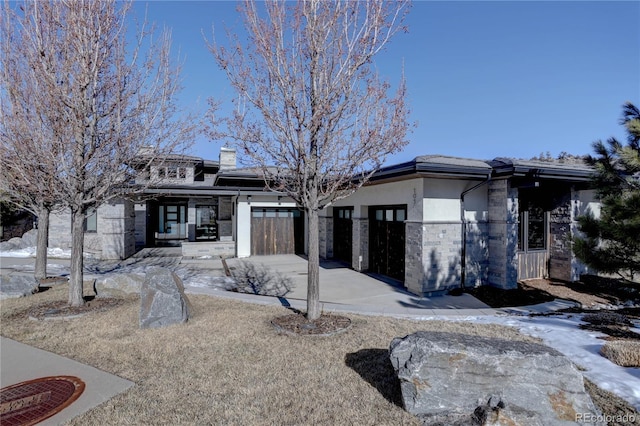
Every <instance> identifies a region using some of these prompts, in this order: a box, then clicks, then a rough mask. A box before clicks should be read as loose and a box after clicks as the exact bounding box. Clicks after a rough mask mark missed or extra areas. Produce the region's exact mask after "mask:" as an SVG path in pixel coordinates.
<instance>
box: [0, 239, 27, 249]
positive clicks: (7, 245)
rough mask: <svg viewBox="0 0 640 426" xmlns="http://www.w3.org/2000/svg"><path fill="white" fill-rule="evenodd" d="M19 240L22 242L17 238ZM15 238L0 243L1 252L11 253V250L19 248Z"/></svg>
mask: <svg viewBox="0 0 640 426" xmlns="http://www.w3.org/2000/svg"><path fill="white" fill-rule="evenodd" d="M17 239H18V240H20V241H22V240H21V239H20V238H17ZM12 240H14V238H12V239H11V240H8V241H2V242H0V251H11V250H15V249H17V248H18V246H17V245H16V243H15V241H12Z"/></svg>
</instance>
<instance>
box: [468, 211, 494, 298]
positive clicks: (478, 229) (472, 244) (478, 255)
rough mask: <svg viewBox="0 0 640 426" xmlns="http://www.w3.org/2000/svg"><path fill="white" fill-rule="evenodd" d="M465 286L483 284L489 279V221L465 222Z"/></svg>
mask: <svg viewBox="0 0 640 426" xmlns="http://www.w3.org/2000/svg"><path fill="white" fill-rule="evenodd" d="M466 240H467V241H466V242H467V248H466V251H467V256H466V257H467V263H466V278H465V287H467V288H472V287H478V286H481V285H484V284H486V283H487V282H488V280H489V223H487V222H471V223H467V235H466Z"/></svg>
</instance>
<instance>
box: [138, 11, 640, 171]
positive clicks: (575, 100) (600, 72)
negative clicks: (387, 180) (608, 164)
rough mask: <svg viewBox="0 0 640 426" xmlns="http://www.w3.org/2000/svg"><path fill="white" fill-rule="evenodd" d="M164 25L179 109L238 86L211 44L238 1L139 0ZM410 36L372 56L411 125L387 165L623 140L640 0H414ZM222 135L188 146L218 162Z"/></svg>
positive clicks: (231, 23) (638, 74)
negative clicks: (403, 102)
mask: <svg viewBox="0 0 640 426" xmlns="http://www.w3.org/2000/svg"><path fill="white" fill-rule="evenodd" d="M145 6H146V7H147V8H148V9H147V10H148V12H147V13H148V19H149V20H150V21H154V22H155V23H156V24H158V25H159V26H167V27H169V28H171V30H172V33H173V43H174V44H173V48H174V50H175V51H176V52H177V51H178V50H179V51H180V54H181V55H182V56H183V60H184V70H183V75H182V77H183V83H184V87H185V88H184V91H183V92H182V94H181V103H182V105H183V106H184V107H185V108H188V109H193V110H201V111H204V110H205V109H206V106H207V99H208V98H209V97H213V98H215V99H217V100H219V101H221V102H223V109H222V111H221V113H224V111H225V109H226V108H229V107H230V106H231V99H233V97H234V92H233V91H232V89H231V87H230V86H229V84H228V82H227V80H226V77H225V76H224V74H223V73H222V72H221V71H219V70H218V68H217V66H216V64H215V61H214V59H213V56H212V55H211V53H210V52H209V51H208V50H207V48H206V45H205V42H204V39H203V33H204V34H205V35H206V36H207V37H208V38H209V39H211V37H212V27H213V26H215V29H216V30H215V31H216V37H217V39H218V41H219V42H220V43H222V44H224V41H225V39H224V28H225V26H226V27H230V28H233V29H234V30H237V31H242V24H241V18H240V16H239V15H238V14H237V12H236V11H235V7H236V4H235V2H228V1H180V2H178V1H151V2H143V1H136V3H135V10H136V15H137V16H138V17H140V16H142V14H143V13H144V8H145ZM407 24H408V26H409V32H408V33H407V34H402V33H401V34H398V35H396V37H395V38H394V39H393V40H392V41H391V43H390V44H389V45H388V47H387V49H386V51H385V52H383V54H381V55H380V56H379V57H377V61H376V66H377V67H378V69H379V70H380V73H381V74H382V75H383V76H385V77H386V78H388V79H389V81H390V82H392V83H394V82H395V81H397V79H398V77H399V75H400V73H401V70H402V64H403V62H404V69H405V76H406V79H407V86H408V100H409V105H410V108H411V117H410V120H411V121H414V122H416V123H417V127H416V128H415V129H414V131H413V133H411V134H410V135H409V136H408V139H409V140H410V144H409V145H408V146H407V147H406V148H405V149H404V150H403V151H402V152H401V153H399V154H396V155H394V156H393V157H389V158H388V160H387V164H394V163H398V162H402V161H408V160H411V159H413V158H414V157H416V156H418V155H427V154H443V155H452V156H459V157H470V158H479V159H492V158H495V157H500V156H504V157H515V158H531V157H533V156H537V155H539V154H540V153H546V152H547V151H548V152H550V153H551V155H553V156H557V155H558V154H559V153H560V152H562V151H566V152H569V153H572V154H587V153H591V143H592V142H593V141H595V140H597V139H603V140H604V139H606V138H608V137H611V136H615V137H618V138H619V139H620V140H624V137H625V133H624V130H623V128H622V126H620V125H619V124H618V122H619V119H620V113H621V106H622V104H623V103H624V102H625V101H631V102H633V103H634V104H636V105H637V106H640V1H621V2H616V1H586V2H581V1H557V2H556V1H553V2H552V1H536V2H527V1H473V2H467V1H443V2H438V1H416V2H414V3H413V7H412V9H411V12H410V13H409V16H408V19H407ZM221 145H222V142H221V141H209V140H207V139H206V138H204V137H202V138H200V139H198V140H197V141H196V143H195V144H194V146H193V148H192V153H193V154H194V155H198V156H201V157H204V158H208V159H217V157H218V152H219V148H220V146H221Z"/></svg>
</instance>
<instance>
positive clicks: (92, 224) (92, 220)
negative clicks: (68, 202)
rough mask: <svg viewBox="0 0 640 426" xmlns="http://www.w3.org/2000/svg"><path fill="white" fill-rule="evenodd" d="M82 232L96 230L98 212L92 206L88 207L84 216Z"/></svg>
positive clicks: (93, 231)
mask: <svg viewBox="0 0 640 426" xmlns="http://www.w3.org/2000/svg"><path fill="white" fill-rule="evenodd" d="M84 232H91V233H95V232H98V213H97V212H96V209H94V208H90V209H89V210H88V211H87V215H86V217H85V218H84Z"/></svg>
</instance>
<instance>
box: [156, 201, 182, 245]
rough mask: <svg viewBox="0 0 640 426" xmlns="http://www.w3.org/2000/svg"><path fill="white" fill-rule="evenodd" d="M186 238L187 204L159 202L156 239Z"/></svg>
mask: <svg viewBox="0 0 640 426" xmlns="http://www.w3.org/2000/svg"><path fill="white" fill-rule="evenodd" d="M186 238H187V206H186V205H185V204H161V205H160V206H158V230H157V232H156V240H161V241H164V240H184V239H186Z"/></svg>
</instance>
